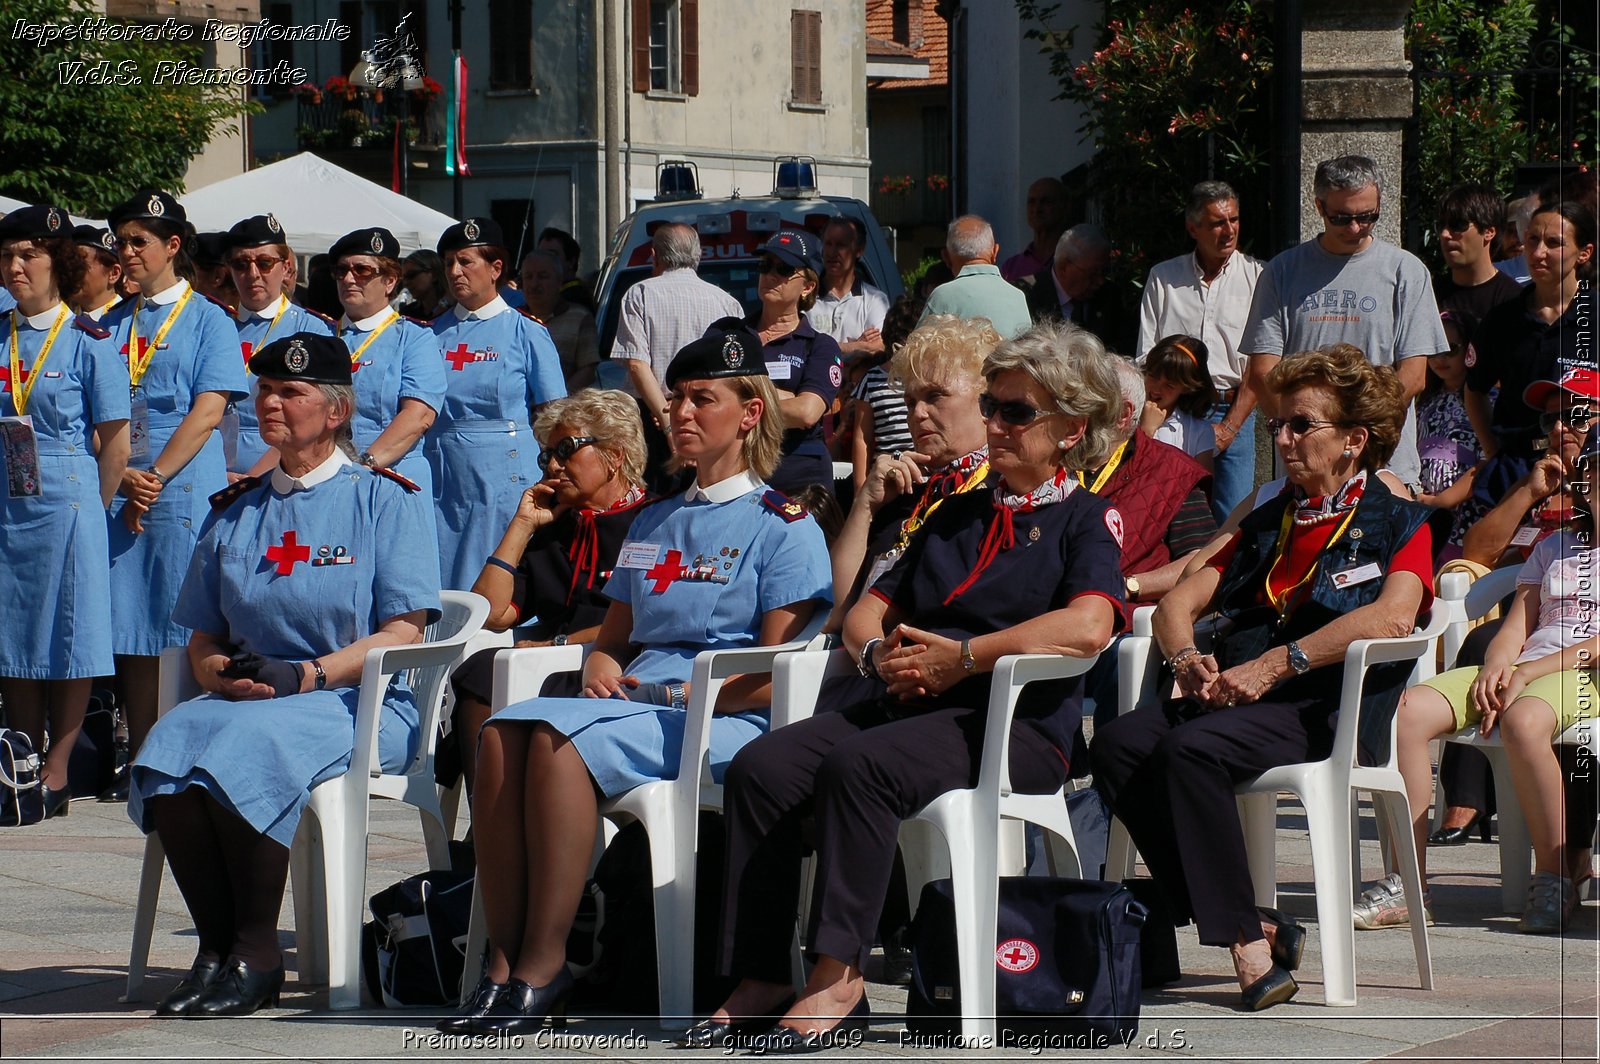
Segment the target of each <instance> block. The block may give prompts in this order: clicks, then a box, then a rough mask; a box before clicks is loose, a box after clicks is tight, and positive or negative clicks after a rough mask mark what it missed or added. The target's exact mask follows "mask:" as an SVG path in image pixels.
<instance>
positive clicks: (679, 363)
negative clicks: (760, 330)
mask: <svg viewBox="0 0 1600 1064" xmlns="http://www.w3.org/2000/svg"><path fill="white" fill-rule="evenodd" d="M765 376H767V361H766V356H765V355H763V354H762V350H761V340H760V338H758V337H757V336H756V334H755V333H753V332H751V331H750V326H748V325H746V324H745V323H744V322H743V321H742V320H740V319H739V318H734V317H727V318H718V319H717V320H716V321H714V322H712V323H711V325H710V327H709V328H707V329H706V331H705V335H704V336H702V337H700V339H698V340H695V341H693V342H691V343H688V344H685V345H684V346H683V347H682V348H681V349H680V350H679V351H678V353H677V354H676V355H674V356H672V363H671V364H670V365H668V366H667V387H668V388H672V387H675V386H676V385H677V383H678V382H679V381H687V380H693V381H704V380H719V379H721V378H724V377H765Z"/></svg>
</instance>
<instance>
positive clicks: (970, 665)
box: [961, 639, 978, 672]
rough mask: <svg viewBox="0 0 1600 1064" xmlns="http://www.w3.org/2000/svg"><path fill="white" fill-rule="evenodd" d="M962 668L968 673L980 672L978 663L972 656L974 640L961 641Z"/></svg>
mask: <svg viewBox="0 0 1600 1064" xmlns="http://www.w3.org/2000/svg"><path fill="white" fill-rule="evenodd" d="M961 667H962V668H963V669H965V670H966V671H967V672H977V671H978V661H977V659H976V658H974V657H973V656H972V640H970V639H963V640H962V641H961Z"/></svg>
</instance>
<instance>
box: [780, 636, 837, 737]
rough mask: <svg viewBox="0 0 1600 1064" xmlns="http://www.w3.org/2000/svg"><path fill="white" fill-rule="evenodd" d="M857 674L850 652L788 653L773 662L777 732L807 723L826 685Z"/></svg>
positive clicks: (813, 651)
mask: <svg viewBox="0 0 1600 1064" xmlns="http://www.w3.org/2000/svg"><path fill="white" fill-rule="evenodd" d="M854 671H855V663H854V662H852V661H851V660H850V652H849V651H847V650H845V649H844V648H843V647H840V648H837V649H835V650H803V651H801V652H800V653H798V654H784V655H782V656H780V657H779V658H778V659H777V660H776V661H774V662H773V663H772V723H771V725H770V728H771V730H773V731H776V730H778V729H779V728H784V727H787V726H789V725H790V724H795V723H797V722H799V721H802V720H805V719H806V718H807V717H809V716H811V715H812V713H814V712H815V711H816V708H817V698H818V697H819V696H820V695H821V693H822V685H823V683H824V682H825V681H827V680H828V679H830V678H831V677H834V676H843V675H845V674H846V673H849V672H854Z"/></svg>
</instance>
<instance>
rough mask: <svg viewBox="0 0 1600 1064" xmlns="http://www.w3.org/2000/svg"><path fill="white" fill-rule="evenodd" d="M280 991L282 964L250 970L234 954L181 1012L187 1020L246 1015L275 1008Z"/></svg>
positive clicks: (281, 985)
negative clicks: (191, 1003) (266, 969)
mask: <svg viewBox="0 0 1600 1064" xmlns="http://www.w3.org/2000/svg"><path fill="white" fill-rule="evenodd" d="M282 990H283V965H282V964H279V965H278V966H277V967H276V968H274V969H273V970H272V971H270V972H252V971H251V970H250V966H249V965H248V964H246V963H245V962H244V961H242V960H240V959H239V958H237V957H234V958H233V959H231V960H229V961H228V963H227V964H226V965H224V966H223V969H222V971H221V972H220V973H219V974H218V975H217V978H216V980H215V981H214V982H213V983H212V984H211V985H210V986H209V987H208V988H207V989H206V992H205V993H204V994H201V995H200V998H199V1000H197V1001H196V1002H195V1003H194V1004H193V1005H191V1006H189V1009H188V1010H187V1011H186V1012H184V1014H183V1015H184V1016H185V1017H187V1018H188V1019H191V1020H207V1019H212V1018H214V1017H217V1016H249V1015H251V1014H252V1013H256V1012H260V1011H261V1010H262V1009H264V1008H273V1009H275V1008H277V1007H278V996H279V994H280V993H281V992H282Z"/></svg>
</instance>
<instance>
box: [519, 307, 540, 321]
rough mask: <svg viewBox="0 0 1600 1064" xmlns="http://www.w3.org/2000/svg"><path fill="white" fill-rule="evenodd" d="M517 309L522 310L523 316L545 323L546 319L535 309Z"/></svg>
mask: <svg viewBox="0 0 1600 1064" xmlns="http://www.w3.org/2000/svg"><path fill="white" fill-rule="evenodd" d="M516 309H517V310H519V311H521V312H522V316H523V317H524V318H528V319H530V320H532V321H536V322H538V323H539V324H540V325H543V324H544V319H543V318H541V317H539V315H537V314H535V313H534V312H533V311H531V310H529V309H528V308H527V307H517V308H516Z"/></svg>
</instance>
